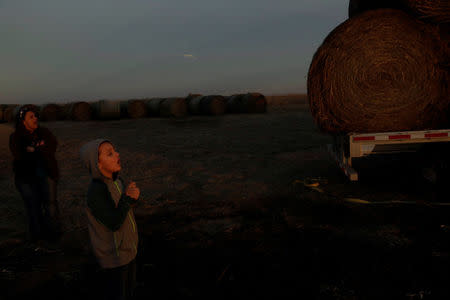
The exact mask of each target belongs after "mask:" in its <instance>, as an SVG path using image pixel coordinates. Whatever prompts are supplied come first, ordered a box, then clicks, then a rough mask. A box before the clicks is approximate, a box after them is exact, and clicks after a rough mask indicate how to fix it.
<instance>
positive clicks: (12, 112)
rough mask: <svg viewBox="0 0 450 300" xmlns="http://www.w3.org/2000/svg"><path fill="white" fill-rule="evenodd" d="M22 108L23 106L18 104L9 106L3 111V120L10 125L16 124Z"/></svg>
mask: <svg viewBox="0 0 450 300" xmlns="http://www.w3.org/2000/svg"><path fill="white" fill-rule="evenodd" d="M20 107H21V105H18V104H7V106H6V107H5V109H4V111H3V120H4V121H5V122H8V123H12V122H15V121H16V115H17V113H18V112H19V108H20Z"/></svg>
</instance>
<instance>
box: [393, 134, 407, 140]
mask: <svg viewBox="0 0 450 300" xmlns="http://www.w3.org/2000/svg"><path fill="white" fill-rule="evenodd" d="M410 138H411V135H409V134H398V135H390V136H389V139H390V140H401V139H410Z"/></svg>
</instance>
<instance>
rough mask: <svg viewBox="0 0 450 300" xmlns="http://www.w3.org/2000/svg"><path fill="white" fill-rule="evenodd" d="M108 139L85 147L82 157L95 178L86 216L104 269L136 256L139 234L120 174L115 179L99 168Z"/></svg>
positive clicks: (125, 262)
mask: <svg viewBox="0 0 450 300" xmlns="http://www.w3.org/2000/svg"><path fill="white" fill-rule="evenodd" d="M103 142H109V143H111V142H110V141H108V140H106V139H96V140H93V141H91V142H89V143H87V144H85V145H83V147H81V150H80V156H81V159H82V160H83V162H84V163H85V165H86V166H87V168H88V169H89V173H90V174H91V176H92V180H91V183H90V184H89V189H88V193H87V207H86V213H87V217H88V229H89V236H90V239H91V244H92V248H93V252H94V254H95V256H96V257H97V260H98V262H99V264H100V266H101V267H103V268H115V267H119V266H123V265H126V264H128V263H129V262H130V261H132V260H133V259H134V258H135V257H136V253H137V245H138V232H137V226H136V221H135V219H134V214H133V210H132V209H131V207H130V204H133V203H135V202H136V200H134V199H133V198H131V197H129V196H126V195H125V191H124V184H123V181H122V179H121V178H117V174H115V176H114V177H113V179H110V178H107V177H105V176H103V175H102V173H101V172H100V170H99V169H98V148H99V147H100V144H102V143H103Z"/></svg>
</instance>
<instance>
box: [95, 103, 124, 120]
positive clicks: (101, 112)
mask: <svg viewBox="0 0 450 300" xmlns="http://www.w3.org/2000/svg"><path fill="white" fill-rule="evenodd" d="M93 110H94V115H95V118H96V119H99V120H118V119H120V101H117V100H104V99H103V100H99V101H97V102H94V104H93Z"/></svg>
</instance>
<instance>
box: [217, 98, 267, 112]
mask: <svg viewBox="0 0 450 300" xmlns="http://www.w3.org/2000/svg"><path fill="white" fill-rule="evenodd" d="M226 105H227V109H226V110H227V112H228V113H263V112H266V110H267V100H266V97H264V95H262V94H260V93H247V94H237V95H233V96H231V97H229V98H228V99H227V104H226Z"/></svg>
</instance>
